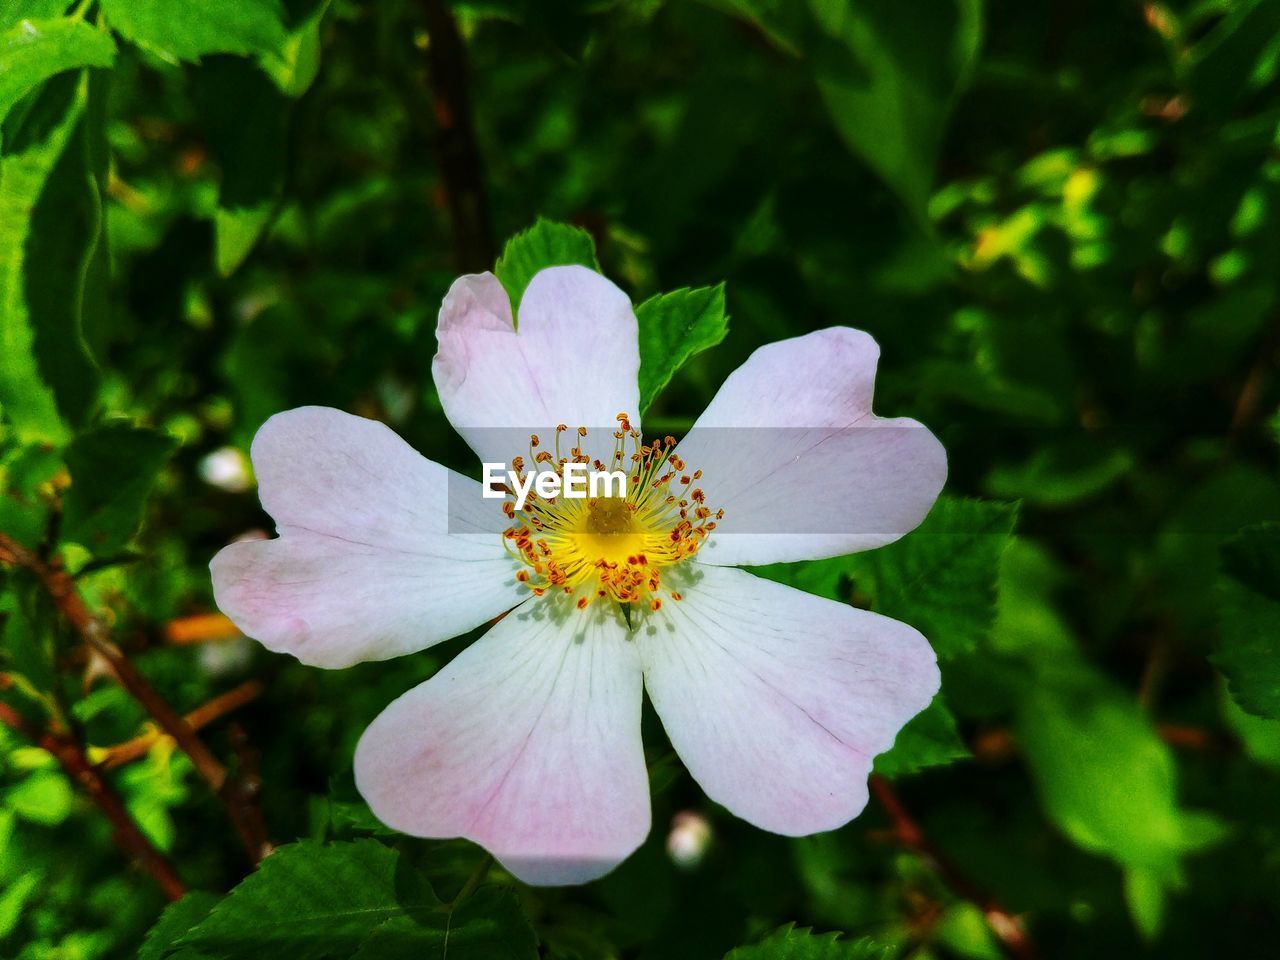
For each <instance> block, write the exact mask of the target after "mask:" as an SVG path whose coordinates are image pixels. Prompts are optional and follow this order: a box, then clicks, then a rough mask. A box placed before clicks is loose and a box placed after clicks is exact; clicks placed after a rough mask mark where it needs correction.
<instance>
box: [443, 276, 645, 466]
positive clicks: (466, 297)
mask: <svg viewBox="0 0 1280 960" xmlns="http://www.w3.org/2000/svg"><path fill="white" fill-rule="evenodd" d="M436 338H437V340H438V341H439V350H438V352H437V353H436V356H435V359H434V361H433V362H432V365H431V371H432V374H433V376H434V377H435V382H436V389H437V390H438V391H439V393H440V402H441V404H443V406H444V411H445V414H446V416H448V418H449V422H450V423H452V424H453V426H454V428H455V429H456V430H457V431H458V432H459V433H460V434H461V435H462V436H463V438H464V439H465V440H466V441H467V442H468V443H469V444H470V445H471V449H473V450H474V451H475V452H476V453H477V455H479V457H480V459H481V461H482V462H489V463H499V462H509V461H510V460H511V458H512V457H513V456H516V455H518V454H524V453H525V452H526V450H527V448H528V444H529V434H530V433H537V434H538V435H539V437H541V438H545V439H548V440H549V439H550V438H551V437H552V436H553V434H554V428H555V426H556V424H558V423H564V424H567V425H568V426H569V427H570V428H576V427H587V428H588V430H589V431H594V432H593V433H592V440H591V441H590V443H591V450H592V453H595V454H597V455H601V454H600V453H599V452H597V451H596V450H595V449H594V445H595V443H596V440H595V437H596V435H599V441H600V442H602V443H603V448H602V458H607V456H608V454H609V451H611V450H612V439H611V438H610V437H609V435H608V431H612V430H614V429H616V428H617V422H616V420H615V417H616V416H617V415H618V414H619V413H622V412H626V413H628V414H630V415H631V417H632V421H633V422H634V423H636V424H637V425H638V424H639V410H638V407H639V403H640V393H639V388H638V386H637V378H638V376H639V372H640V347H639V342H638V339H637V328H636V317H635V313H634V312H633V311H632V309H631V301H630V300H628V299H627V295H626V294H625V293H623V292H622V291H621V290H619V289H618V288H617V287H616V286H614V285H613V284H612V283H610V282H609V281H608V280H607V279H605V278H604V277H602V276H601V275H600V274H598V273H596V272H595V271H593V270H588V269H587V268H586V267H580V266H564V267H549V268H548V269H546V270H543V271H541V272H539V273H538V274H537V275H535V276H534V278H533V279H532V280H531V281H530V282H529V286H528V288H527V289H526V290H525V293H524V297H523V299H522V300H521V302H520V310H519V330H518V331H517V330H516V329H515V328H514V327H513V326H512V319H511V306H510V303H509V301H508V299H507V294H506V292H505V291H504V290H503V287H502V284H501V283H499V282H498V279H497V278H496V277H494V276H493V275H492V274H489V273H482V274H476V275H472V276H466V277H462V278H460V279H459V280H457V281H455V283H454V284H453V286H452V287H451V288H450V290H449V293H448V295H447V296H446V297H445V299H444V305H443V306H442V307H441V308H440V320H439V324H438V326H437V328H436ZM566 451H567V448H566Z"/></svg>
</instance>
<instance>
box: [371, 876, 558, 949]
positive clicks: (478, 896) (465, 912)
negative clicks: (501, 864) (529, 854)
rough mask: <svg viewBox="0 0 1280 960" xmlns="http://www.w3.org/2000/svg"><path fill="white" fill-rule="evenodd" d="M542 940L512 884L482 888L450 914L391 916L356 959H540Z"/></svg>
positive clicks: (372, 935)
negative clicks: (540, 940)
mask: <svg viewBox="0 0 1280 960" xmlns="http://www.w3.org/2000/svg"><path fill="white" fill-rule="evenodd" d="M537 956H538V938H537V937H536V936H535V935H534V932H533V928H532V927H530V926H529V922H528V921H527V920H526V919H525V918H524V914H523V913H522V912H521V910H520V902H519V900H518V899H517V898H516V895H515V892H514V891H513V890H512V889H511V888H509V887H484V888H482V889H480V890H478V891H476V893H475V894H473V895H472V896H471V897H469V898H468V899H467V900H466V901H465V902H464V903H462V904H461V905H460V906H459V907H458V908H457V909H456V910H454V911H453V912H452V915H450V914H449V913H448V912H447V911H445V912H436V913H433V914H431V915H429V916H426V917H421V918H419V917H408V916H404V917H393V918H391V919H389V920H386V921H383V923H381V924H380V925H379V926H378V927H377V929H375V930H374V931H373V933H371V934H370V935H369V938H368V939H367V940H365V941H364V943H363V944H361V945H360V949H359V950H358V951H357V952H356V953H355V955H354V956H353V957H352V960H536V958H537Z"/></svg>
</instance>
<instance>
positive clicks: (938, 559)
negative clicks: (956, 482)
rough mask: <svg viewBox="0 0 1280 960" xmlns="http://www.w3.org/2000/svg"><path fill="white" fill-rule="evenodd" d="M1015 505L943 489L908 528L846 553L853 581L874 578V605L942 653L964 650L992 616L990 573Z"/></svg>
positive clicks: (997, 560)
mask: <svg viewBox="0 0 1280 960" xmlns="http://www.w3.org/2000/svg"><path fill="white" fill-rule="evenodd" d="M1016 515H1017V507H1016V506H1014V505H1011V504H1005V503H992V502H988V501H980V500H964V499H959V498H956V497H942V498H940V499H939V500H938V502H937V503H936V504H935V505H934V508H933V510H932V511H930V513H929V515H928V516H927V517H926V518H925V520H924V522H923V523H922V524H920V526H919V527H918V528H916V529H915V530H914V531H912V532H911V533H909V534H907V535H906V536H905V537H903V538H902V539H901V540H899V541H897V542H896V543H891V544H889V545H888V546H887V547H882V548H881V549H879V550H872V551H870V552H868V553H863V554H856V555H854V556H852V557H850V558H849V560H848V563H849V569H850V570H851V572H852V573H853V576H854V578H855V581H856V583H857V586H858V587H859V589H861V588H863V586H864V577H869V578H870V581H871V583H872V584H873V585H874V586H873V590H874V596H875V609H876V611H877V612H879V613H883V614H885V615H887V616H890V617H894V618H895V619H898V620H903V621H905V622H907V623H909V624H911V625H912V626H913V627H915V628H917V629H918V630H919V631H920V632H921V633H923V634H924V635H925V637H926V638H927V639H928V640H929V642H930V643H931V644H932V645H933V648H934V650H936V651H937V653H938V656H939V657H941V658H943V659H945V658H947V657H954V656H958V655H960V654H964V653H968V652H970V651H972V650H973V649H975V648H976V647H977V645H978V644H979V643H981V642H982V641H983V640H984V639H985V637H986V636H987V633H988V631H989V630H990V629H991V624H992V622H993V619H994V617H995V601H996V577H997V574H998V572H999V566H1000V557H1001V554H1003V553H1004V549H1005V547H1006V546H1007V545H1008V543H1009V535H1010V534H1011V533H1012V531H1013V523H1014V518H1015V516H1016Z"/></svg>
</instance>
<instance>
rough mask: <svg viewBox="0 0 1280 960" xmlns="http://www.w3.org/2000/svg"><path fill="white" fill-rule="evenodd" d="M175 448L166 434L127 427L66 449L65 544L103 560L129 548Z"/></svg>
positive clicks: (94, 434) (98, 432) (97, 433)
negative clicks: (157, 478)
mask: <svg viewBox="0 0 1280 960" xmlns="http://www.w3.org/2000/svg"><path fill="white" fill-rule="evenodd" d="M176 446H177V444H176V442H175V441H174V439H173V438H172V437H170V436H168V435H167V434H163V433H157V432H156V431H154V430H147V429H144V428H141V427H133V426H130V425H128V424H124V423H113V424H107V425H106V426H102V427H97V428H95V429H94V430H91V431H89V432H88V433H84V434H81V435H80V436H78V437H77V438H76V439H75V440H74V441H72V443H71V445H70V446H69V447H68V448H67V469H68V470H69V471H70V472H71V489H70V490H68V491H67V495H66V499H65V501H64V504H63V522H62V539H63V540H64V541H69V542H71V543H78V544H80V545H81V546H83V547H86V548H88V549H89V550H90V551H92V552H93V553H95V554H98V555H102V554H107V553H111V552H114V551H118V550H119V549H120V548H121V547H123V546H124V545H125V544H126V543H128V541H129V540H130V539H132V537H133V535H134V533H135V532H136V531H137V529H138V525H139V524H140V523H141V522H142V511H143V507H144V506H145V505H146V499H147V496H148V495H149V494H150V492H151V488H152V486H153V485H154V484H155V481H156V475H157V474H158V473H159V472H160V468H161V467H163V466H164V464H165V462H166V461H167V460H168V459H169V457H170V456H171V455H172V454H173V451H174V449H175V447H176Z"/></svg>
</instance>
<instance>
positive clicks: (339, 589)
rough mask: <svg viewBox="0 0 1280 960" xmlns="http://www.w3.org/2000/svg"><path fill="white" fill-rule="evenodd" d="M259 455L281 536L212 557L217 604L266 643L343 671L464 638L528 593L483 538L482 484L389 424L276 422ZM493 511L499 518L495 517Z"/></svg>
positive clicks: (262, 490) (267, 427) (257, 442)
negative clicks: (459, 510)
mask: <svg viewBox="0 0 1280 960" xmlns="http://www.w3.org/2000/svg"><path fill="white" fill-rule="evenodd" d="M252 457H253V465H254V470H255V471H256V473H257V477H258V485H259V494H260V496H261V499H262V505H263V507H264V508H265V509H266V511H267V512H268V513H270V514H271V516H272V517H273V518H274V519H275V521H276V525H277V529H278V530H279V532H280V538H279V539H276V540H259V541H250V542H245V543H233V544H231V545H230V546H228V547H225V548H224V549H223V550H221V551H220V552H219V553H218V555H217V556H215V557H214V558H213V562H212V563H211V564H210V568H211V570H212V573H213V592H214V598H215V599H216V600H217V603H218V607H219V608H220V609H221V610H222V612H223V613H225V614H226V615H227V616H228V617H230V618H231V619H232V620H233V621H234V622H235V624H236V626H238V627H239V628H240V629H241V630H242V631H244V632H245V633H246V634H247V635H248V636H250V637H253V638H254V639H256V640H258V641H260V642H261V643H262V644H263V645H264V646H265V647H267V648H268V649H271V650H275V651H277V652H281V653H290V654H293V655H294V656H295V657H297V658H298V659H299V660H301V661H302V662H303V663H307V664H311V665H313V666H320V667H346V666H350V665H351V664H353V663H359V662H361V661H365V660H386V659H388V658H390V657H396V656H400V655H401V654H406V653H412V652H414V651H417V650H421V649H423V648H425V647H428V646H431V645H432V644H434V643H439V642H440V641H442V640H447V639H449V638H450V637H453V636H457V635H458V634H460V633H464V632H466V631H467V630H470V629H471V628H473V627H475V626H478V625H479V624H482V623H484V622H485V621H486V620H490V619H492V618H493V617H495V616H497V615H498V614H500V613H502V612H503V611H504V610H508V609H510V608H511V607H513V606H515V605H516V604H517V603H520V602H521V601H522V600H523V599H524V598H525V597H527V596H528V591H527V590H525V589H523V588H522V587H521V585H520V584H519V583H518V582H517V581H516V579H515V574H516V570H517V564H516V563H515V562H514V561H512V559H511V558H510V557H509V556H508V554H507V553H506V551H505V550H504V549H503V547H502V542H501V540H500V539H499V538H498V537H496V536H493V535H488V536H483V537H481V536H477V535H475V534H464V533H458V532H454V531H455V530H466V529H474V527H473V526H470V525H469V524H472V523H474V522H476V521H474V520H473V519H472V518H470V517H469V516H467V517H464V516H455V517H453V518H452V520H451V514H450V510H451V508H452V509H455V512H456V508H455V505H457V504H462V505H463V508H464V510H467V511H470V510H472V509H474V508H475V507H476V505H480V504H482V503H483V504H492V503H493V501H482V499H481V497H480V492H479V484H477V483H476V482H475V481H474V480H470V479H467V478H465V477H461V476H459V475H457V474H454V473H452V471H449V470H447V469H446V468H444V467H442V466H440V465H439V464H437V463H432V462H431V461H430V460H427V459H426V458H424V457H422V456H421V455H420V454H418V453H417V452H416V451H415V450H414V449H413V448H412V447H410V446H409V445H408V444H407V443H405V442H404V441H403V440H401V439H400V437H398V436H397V435H396V434H395V433H394V432H393V431H392V430H391V429H390V428H388V427H387V426H385V425H384V424H381V423H377V422H375V421H373V420H366V419H364V418H363V417H356V416H352V415H351V414H348V413H343V412H342V411H340V410H333V409H330V408H328V407H302V408H299V409H297V410H289V411H286V412H285V413H280V414H276V415H275V416H274V417H272V418H271V419H270V420H268V421H267V422H266V423H265V424H263V425H262V428H261V429H260V430H259V431H258V434H257V436H256V437H255V438H254V441H253V448H252ZM494 512H495V513H496V512H497V511H496V509H494Z"/></svg>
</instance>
